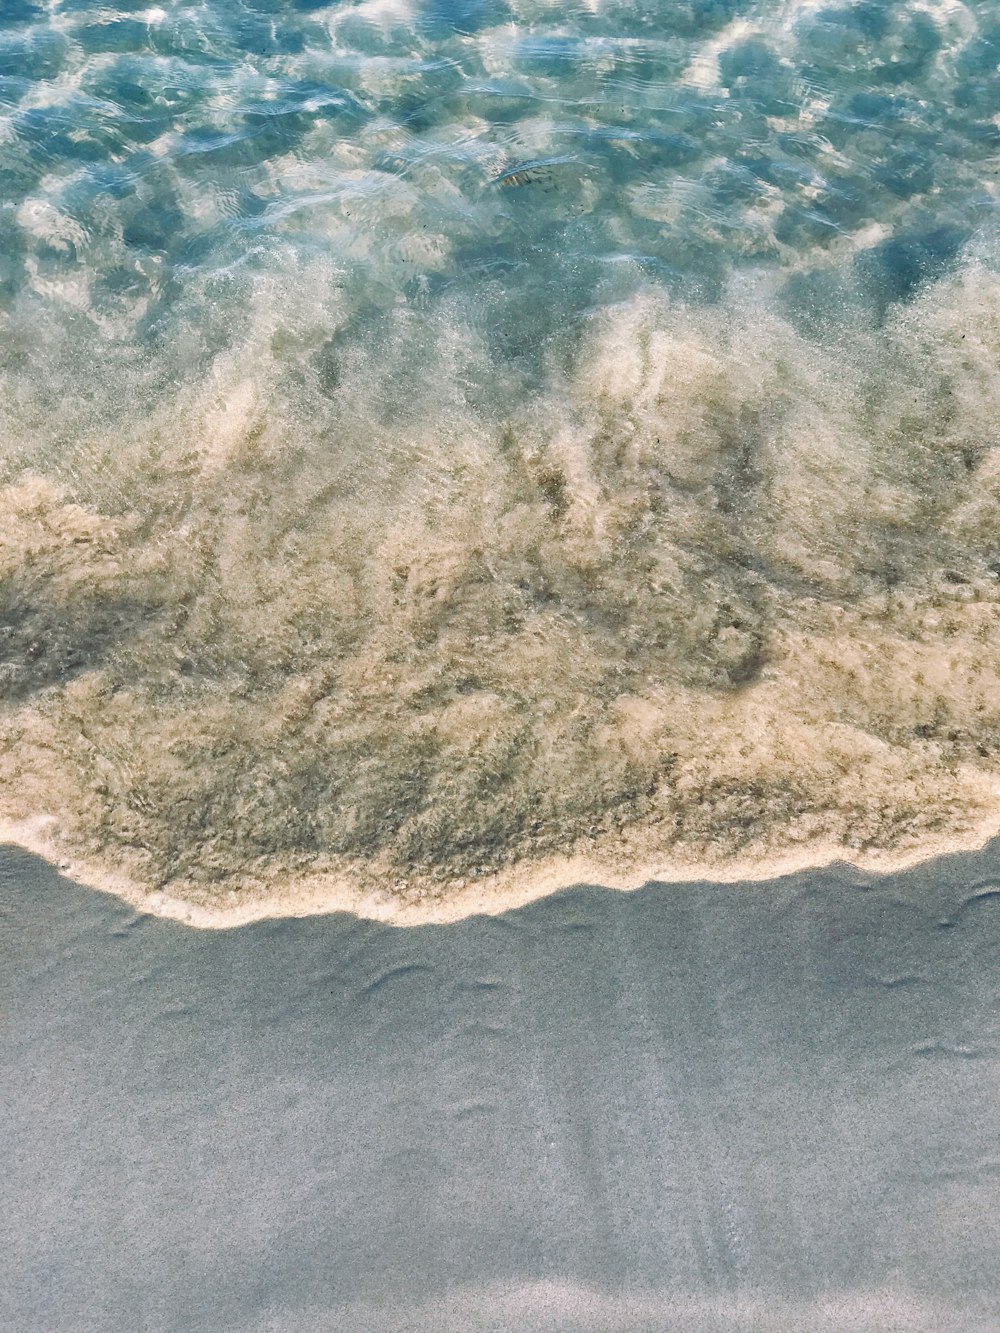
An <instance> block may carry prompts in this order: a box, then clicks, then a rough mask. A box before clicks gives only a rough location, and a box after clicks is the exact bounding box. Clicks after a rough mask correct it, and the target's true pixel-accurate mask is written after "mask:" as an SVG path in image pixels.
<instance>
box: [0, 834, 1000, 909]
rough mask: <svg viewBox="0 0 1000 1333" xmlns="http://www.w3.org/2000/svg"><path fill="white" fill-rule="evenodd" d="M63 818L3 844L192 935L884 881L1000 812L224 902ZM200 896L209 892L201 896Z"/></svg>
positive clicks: (312, 887) (952, 850) (232, 893)
mask: <svg viewBox="0 0 1000 1333" xmlns="http://www.w3.org/2000/svg"><path fill="white" fill-rule="evenodd" d="M56 828H57V821H56V820H55V819H54V818H53V817H51V816H40V817H36V818H34V819H29V820H22V821H16V822H15V821H0V843H2V844H4V845H7V846H15V847H18V848H20V849H21V850H23V851H26V852H29V853H31V854H33V855H35V856H38V857H40V858H42V859H43V860H45V861H46V862H48V863H49V864H50V865H52V866H53V867H54V868H56V869H57V870H58V871H59V873H60V874H62V875H63V876H65V877H66V878H67V879H70V880H72V882H73V883H74V884H77V885H79V886H81V887H83V888H88V889H91V890H93V891H94V892H97V893H104V894H108V895H110V896H112V897H116V898H118V899H119V900H121V901H123V902H125V903H127V904H128V905H129V906H130V907H132V908H134V909H135V910H136V911H137V912H140V913H143V914H147V915H151V916H155V917H159V918H161V919H163V920H169V921H176V922H178V923H180V924H182V925H186V926H190V927H192V928H193V929H196V930H232V929H235V928H237V927H239V926H245V925H251V924H253V923H254V922H258V921H266V920H281V919H288V918H301V917H309V916H325V915H331V914H333V913H337V912H344V913H350V914H352V915H354V916H356V917H358V918H359V919H361V920H369V921H378V922H381V923H382V924H384V925H392V926H399V927H413V926H429V925H447V924H450V923H453V922H457V921H462V920H464V919H466V918H468V917H473V916H501V915H503V914H504V913H505V912H509V911H513V910H515V909H517V908H520V907H524V906H526V905H527V904H528V903H532V902H535V901H537V900H539V899H541V898H546V897H549V896H551V895H552V894H556V893H560V892H562V891H564V890H568V889H571V888H574V887H578V886H580V885H583V884H591V885H600V886H601V887H602V888H606V889H609V890H614V891H616V892H622V893H630V892H634V891H636V890H638V889H640V888H642V887H643V886H645V885H648V884H651V883H656V884H663V885H670V884H681V883H688V884H690V883H692V882H709V883H714V884H732V885H737V884H743V885H746V886H752V885H754V884H763V883H767V882H773V881H774V880H777V879H781V878H783V877H785V876H788V875H793V874H797V873H801V872H803V871H808V870H824V869H827V868H829V867H832V866H834V865H840V866H848V867H850V868H851V869H853V870H856V871H859V872H860V873H862V874H872V875H876V876H884V875H890V874H896V873H898V872H900V871H905V870H910V869H912V868H914V867H915V866H918V865H920V864H924V863H926V862H928V861H932V860H935V859H937V858H939V857H942V856H949V855H959V854H963V853H973V852H977V851H981V850H982V849H983V848H985V847H986V846H987V845H988V844H989V843H990V842H991V841H992V840H993V839H994V838H997V837H998V836H1000V815H998V814H996V813H993V814H991V815H989V816H987V817H986V818H984V819H982V820H981V821H979V822H978V823H977V824H975V825H973V826H972V828H971V829H969V830H968V831H967V834H966V836H964V837H958V836H951V837H949V836H947V835H944V834H940V835H936V836H929V835H928V836H924V837H922V838H920V839H918V840H913V841H912V842H911V843H909V844H908V845H907V846H905V847H901V848H898V849H891V850H890V849H885V848H880V849H872V850H859V849H857V848H850V847H847V846H844V845H842V844H837V843H835V842H832V841H826V842H818V841H817V842H813V843H810V844H809V845H806V846H803V847H800V848H797V849H794V850H790V849H788V848H784V849H780V850H775V851H771V852H761V853H758V854H753V855H742V856H741V855H729V856H726V855H718V856H715V857H711V858H710V857H704V856H702V857H695V856H684V855H674V856H664V857H663V858H661V859H659V860H655V859H644V860H641V861H640V860H639V859H630V858H628V857H620V858H618V859H617V861H616V860H615V858H608V857H601V856H598V855H592V856H586V855H561V856H549V857H546V858H544V859H540V860H538V861H533V862H528V863H524V862H522V863H520V864H518V865H515V866H514V867H512V868H510V869H508V870H503V871H499V872H495V873H492V874H488V875H483V876H481V877H477V878H475V879H474V880H473V881H472V882H469V881H468V880H466V881H464V882H462V881H459V882H456V883H452V884H450V885H437V884H417V885H416V886H408V887H407V888H406V889H405V890H403V891H401V892H400V891H394V890H393V889H381V890H373V889H370V888H366V887H364V886H361V885H359V884H357V883H356V882H352V880H351V878H350V877H349V876H348V875H346V874H329V873H314V874H300V875H290V876H289V877H288V880H287V882H286V884H285V886H284V887H283V888H282V889H281V890H280V891H278V890H274V889H270V890H268V889H264V888H253V889H249V890H248V889H246V888H242V889H241V890H235V889H225V888H223V889H222V890H221V892H220V895H219V897H220V901H219V902H218V903H211V904H208V903H206V902H204V901H197V900H196V899H195V898H190V899H189V898H186V897H185V896H184V895H183V886H181V891H177V890H176V889H175V890H174V891H173V892H168V891H164V890H159V889H155V888H150V887H148V886H146V885H144V884H143V883H142V882H141V880H140V879H138V878H136V877H133V876H130V875H129V874H128V873H126V872H125V871H122V870H118V869H115V868H113V867H111V866H108V865H106V864H104V863H102V862H99V861H97V860H95V859H92V858H72V859H71V858H70V857H68V856H67V855H66V852H65V849H64V848H62V847H60V845H59V842H58V840H57V836H56V833H55V830H56ZM197 892H198V894H199V896H200V897H201V898H202V899H203V898H204V890H203V889H200V890H197Z"/></svg>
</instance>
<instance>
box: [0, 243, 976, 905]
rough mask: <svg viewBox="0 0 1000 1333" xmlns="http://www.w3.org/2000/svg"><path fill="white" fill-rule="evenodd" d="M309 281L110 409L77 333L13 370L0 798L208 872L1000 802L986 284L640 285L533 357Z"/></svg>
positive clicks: (234, 885) (714, 852)
mask: <svg viewBox="0 0 1000 1333" xmlns="http://www.w3.org/2000/svg"><path fill="white" fill-rule="evenodd" d="M315 278H316V275H315V274H313V275H312V277H310V275H308V274H306V275H301V274H300V275H299V286H298V290H297V291H296V289H295V288H294V286H291V285H290V286H288V287H287V288H286V289H285V290H284V291H283V292H281V293H278V292H276V291H275V289H274V287H273V286H272V285H270V284H272V283H273V282H274V279H273V278H272V279H269V280H268V282H264V280H263V279H262V281H261V286H260V289H259V292H258V299H257V300H256V302H255V303H252V304H251V305H250V307H249V309H248V310H246V311H245V312H244V316H245V318H244V322H243V326H242V327H243V334H242V337H241V339H240V340H239V341H238V342H237V343H236V345H235V346H233V347H230V348H229V349H228V350H223V351H217V352H216V353H215V354H214V357H213V358H212V359H211V360H210V362H209V363H206V364H207V368H206V369H204V370H203V371H202V372H201V373H200V374H198V375H194V374H188V375H187V376H186V377H182V378H179V379H178V380H176V381H175V382H172V383H171V382H167V383H165V382H164V377H163V376H162V374H161V375H160V376H159V378H155V377H151V378H149V379H148V381H147V380H144V379H143V374H144V372H143V370H142V367H141V366H140V367H138V368H134V367H133V368H132V369H131V370H130V371H129V374H131V375H132V376H133V378H132V379H131V380H129V378H128V376H127V375H126V374H125V372H124V371H121V370H120V368H119V371H118V372H116V373H118V374H119V381H118V382H116V383H114V384H112V385H111V386H110V387H108V386H107V385H105V386H103V388H102V387H101V386H98V388H97V389H96V390H95V393H96V396H97V398H99V399H100V400H101V402H100V404H99V405H98V406H97V407H94V408H93V411H92V414H91V417H89V418H88V416H87V411H88V409H87V408H86V406H85V405H81V404H80V403H79V402H78V401H74V400H72V399H70V400H69V401H57V400H58V396H59V385H58V372H57V367H58V365H59V364H61V362H60V357H62V358H63V360H65V361H66V364H67V365H69V364H70V361H69V359H67V356H66V353H65V349H62V350H61V351H59V352H58V355H56V354H53V359H52V363H51V366H50V370H51V374H50V376H49V378H48V379H47V380H45V384H46V387H45V389H44V391H43V390H40V391H39V393H40V394H42V399H44V395H45V394H48V395H49V397H48V398H47V399H44V401H42V399H40V398H39V397H38V395H35V396H34V397H33V396H31V395H25V394H23V393H22V394H21V395H20V397H18V396H15V395H14V394H9V395H8V397H7V401H6V403H5V407H4V415H5V418H6V424H5V432H6V434H7V440H6V441H5V445H6V448H5V456H6V458H7V460H8V466H7V476H6V480H5V485H4V486H3V489H2V491H0V561H2V564H0V578H2V584H0V586H2V596H3V611H2V622H3V630H2V632H3V658H4V664H3V668H2V670H3V686H4V691H5V694H6V699H7V703H6V709H5V712H4V715H3V777H4V782H3V789H2V790H3V795H2V802H3V807H4V809H3V814H4V815H5V816H6V817H8V818H11V819H23V818H26V817H31V816H35V815H38V814H40V813H51V814H53V815H55V816H56V817H57V818H58V821H59V826H60V830H61V834H60V836H61V839H62V843H63V845H64V846H65V847H67V848H68V849H72V850H73V851H75V852H77V853H79V854H85V855H87V856H89V857H90V858H92V859H93V858H97V860H98V861H102V862H104V863H107V864H108V865H118V866H126V867H128V869H129V870H130V872H131V873H132V874H134V875H135V876H137V877H138V878H139V879H140V880H141V881H142V882H144V883H146V884H148V885H150V886H154V885H155V886H164V885H168V884H170V885H173V886H174V887H175V889H179V890H180V891H181V892H182V893H183V894H186V895H187V896H189V897H192V898H197V899H210V898H212V897H214V896H215V895H216V894H218V893H219V892H220V891H221V890H222V889H227V890H231V889H237V890H239V889H240V888H241V887H244V886H246V885H248V884H251V883H252V884H255V885H257V886H258V887H259V886H260V884H261V883H262V882H264V883H267V884H273V885H275V886H280V885H281V884H282V883H283V882H287V880H288V877H289V876H290V875H295V874H302V873H313V872H316V871H331V872H337V873H346V874H347V875H348V876H349V877H351V878H353V879H355V880H356V881H357V882H358V883H359V884H362V885H363V884H366V883H374V882H381V883H383V884H384V883H386V882H388V883H391V884H395V886H396V891H397V892H401V893H403V892H407V891H418V890H420V889H424V890H426V889H428V888H433V887H434V886H437V887H438V888H440V889H442V890H444V889H447V887H448V885H449V884H454V883H455V881H457V880H464V879H466V878H468V877H469V876H479V875H483V874H486V873H488V872H497V871H499V872H508V871H510V870H512V869H513V868H515V867H520V869H521V870H523V869H524V868H525V867H528V868H530V866H531V865H532V864H533V863H535V862H536V861H538V860H539V859H541V858H545V857H547V856H550V855H552V854H554V853H568V852H574V851H576V852H579V851H581V850H586V852H587V853H588V854H589V855H590V856H592V857H595V858H597V859H598V860H599V861H601V862H602V863H605V864H607V866H608V867H609V873H610V872H611V870H613V869H614V870H618V871H621V870H624V872H625V873H627V871H628V867H629V866H630V865H640V864H648V863H649V862H650V861H651V860H654V861H655V860H656V859H657V858H661V859H662V861H663V863H664V864H665V865H666V864H668V863H669V861H670V858H671V857H676V856H682V855H683V856H685V857H695V858H699V859H702V860H704V861H706V862H707V863H714V864H717V865H721V864H724V863H725V861H726V860H727V858H728V859H732V858H746V857H751V858H752V857H755V856H759V857H767V856H771V855H775V854H779V853H781V852H783V851H788V850H789V849H795V848H800V849H805V850H806V851H807V850H808V848H809V847H810V846H812V845H816V846H819V845H820V844H824V845H826V844H829V843H831V842H832V843H834V844H837V845H840V846H842V847H844V848H845V849H848V850H851V849H854V850H861V849H872V848H875V849H878V848H891V849H897V850H898V849H900V848H903V849H905V848H906V847H907V846H911V845H917V844H919V843H920V841H921V840H925V839H927V838H929V837H933V836H937V835H941V836H943V837H954V838H961V836H962V835H963V833H964V832H967V831H968V830H969V829H971V828H973V827H975V826H977V824H979V823H981V822H982V820H983V819H984V817H987V816H988V815H989V813H990V811H992V810H993V809H994V808H995V807H996V806H997V803H998V796H997V789H998V787H1000V774H998V772H997V755H996V747H997V744H998V721H1000V688H998V686H997V680H998V678H1000V646H998V645H1000V634H998V629H1000V623H998V622H1000V584H998V573H1000V539H998V536H997V534H998V533H1000V448H998V445H1000V441H998V436H997V422H998V421H1000V378H998V376H997V374H996V364H997V356H998V353H1000V313H998V312H1000V282H998V279H997V277H996V276H995V274H993V273H992V272H991V271H990V270H989V268H988V267H986V266H983V265H980V264H977V263H975V262H972V261H970V262H969V263H968V264H967V265H966V266H965V267H964V268H963V269H962V270H961V271H958V272H956V273H955V274H953V275H952V276H951V277H948V278H942V279H941V280H940V281H938V282H937V283H936V284H935V285H933V286H931V287H929V288H927V289H926V290H925V291H924V292H923V294H922V295H921V296H919V297H918V298H917V299H916V300H915V301H914V302H912V303H911V304H910V305H908V306H903V307H897V308H895V310H894V312H893V313H891V314H890V315H889V316H888V317H887V318H886V320H884V321H882V322H881V323H880V322H878V321H872V322H869V323H868V324H865V325H862V324H861V323H857V324H855V325H851V324H850V323H849V322H847V321H845V324H844V328H843V331H842V332H841V333H840V334H839V335H838V336H837V337H835V338H833V339H832V340H831V338H830V334H829V330H828V329H827V330H826V331H825V332H824V335H823V341H822V342H818V341H813V340H812V339H811V338H810V337H809V336H808V335H807V334H806V333H804V332H802V331H801V327H800V328H799V330H798V331H797V330H796V328H795V327H793V325H792V324H791V323H789V322H787V321H786V320H785V319H783V318H782V317H781V316H780V314H779V313H778V309H779V307H778V306H777V304H775V303H774V302H771V301H770V300H769V299H768V298H767V297H766V296H764V295H762V294H761V293H760V292H753V291H751V292H749V293H748V292H747V291H741V290H740V289H739V288H738V287H734V290H733V291H732V293H731V294H730V297H729V299H728V300H727V301H726V302H725V303H724V304H723V305H722V306H713V307H709V308H704V307H703V308H696V307H693V306H690V307H689V306H685V305H684V304H681V303H671V302H670V301H668V300H667V299H666V298H665V297H663V296H662V295H657V294H653V293H650V294H649V295H646V296H641V295H640V296H639V297H637V298H636V299H634V300H632V301H629V302H625V303H623V304H620V305H618V306H615V307H612V308H610V309H608V310H603V311H601V312H600V313H596V314H595V315H594V316H593V317H592V319H591V320H590V322H589V324H588V326H587V327H586V328H585V330H584V333H583V335H582V336H581V337H580V338H579V339H578V340H576V341H575V343H574V345H573V347H572V351H571V353H567V352H566V350H565V347H562V348H561V350H560V353H559V355H558V356H557V355H553V357H552V358H551V363H550V364H548V365H546V366H545V367H544V369H543V372H542V373H541V374H540V375H537V376H535V377H534V379H533V380H532V381H531V382H530V383H527V384H526V382H525V381H524V380H523V379H521V380H519V378H518V376H517V374H516V373H515V372H514V371H513V370H511V369H508V368H506V367H505V365H504V364H503V363H502V361H498V359H497V356H496V353H495V351H493V350H491V348H490V346H489V343H488V340H487V338H486V336H485V335H484V334H483V333H482V331H481V330H477V328H476V326H475V323H474V322H473V321H470V320H468V319H466V318H464V316H463V312H462V310H461V308H458V307H456V308H455V309H451V310H449V308H448V306H447V303H446V302H445V303H444V304H443V306H442V307H441V309H440V310H439V311H438V312H437V314H436V315H435V317H434V318H433V319H432V318H427V317H425V318H423V319H418V317H417V316H416V315H415V314H414V313H413V312H412V311H409V310H406V309H400V310H399V311H398V312H397V314H396V315H395V316H393V317H392V318H391V319H390V320H388V321H386V322H384V323H383V324H382V325H381V326H380V329H379V331H378V334H377V336H376V335H375V334H374V333H373V334H371V335H370V336H368V337H367V338H366V337H365V336H364V335H358V334H355V333H353V332H352V334H351V337H350V338H346V337H345V338H342V339H341V340H340V341H338V338H337V328H336V319H337V313H336V304H335V293H334V294H333V295H332V296H330V297H329V298H328V299H327V300H326V303H325V304H324V305H323V306H322V308H321V309H320V310H319V311H318V312H317V308H316V306H315V304H314V303H312V302H311V301H310V299H309V293H310V291H311V290H314V289H315ZM311 283H312V286H311ZM279 296H280V299H279ZM331 367H332V369H331ZM67 373H68V374H69V375H70V377H71V378H72V376H74V375H75V376H79V373H80V372H79V366H71V369H70V371H69V372H67ZM12 374H13V372H11V371H9V370H8V372H7V375H8V382H9V383H10V382H11V377H12ZM41 378H43V379H44V378H45V377H44V376H43V377H41ZM77 382H78V381H77ZM484 386H488V387H489V393H487V391H486V388H485V387H484ZM102 394H103V398H102V396H101V395H102ZM40 404H41V405H40ZM81 417H82V419H83V425H82V427H81V426H80V419H81Z"/></svg>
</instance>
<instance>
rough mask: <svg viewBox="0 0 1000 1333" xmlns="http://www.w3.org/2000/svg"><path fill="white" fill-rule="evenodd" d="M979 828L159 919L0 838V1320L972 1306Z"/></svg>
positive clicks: (987, 1128) (453, 1325)
mask: <svg viewBox="0 0 1000 1333" xmlns="http://www.w3.org/2000/svg"><path fill="white" fill-rule="evenodd" d="M998 870H1000V859H998V850H997V847H996V846H994V847H993V848H992V849H990V850H988V851H987V852H986V853H981V854H978V855H975V856H964V857H953V858H948V859H946V860H943V861H939V862H936V863H934V864H932V865H928V866H925V867H923V868H922V869H920V870H919V871H912V872H909V873H907V874H905V875H898V876H894V877H891V878H888V879H884V880H865V879H864V878H863V877H861V876H860V875H858V874H857V873H856V872H850V871H845V870H843V869H834V870H830V871H824V872H814V873H810V874H806V875H799V876H794V877H789V878H787V879H784V880H780V881H777V882H773V883H769V884H762V885H752V886H740V885H730V886H718V885H711V884H704V883H702V884H684V885H669V886H668V885H660V886H656V885H651V886H648V887H646V888H644V889H642V890H640V891H638V892H636V893H635V894H619V893H613V892H609V891H607V890H604V889H599V888H593V887H590V888H574V889H571V890H568V891H566V892H564V893H561V894H558V895H555V896H553V897H550V898H548V899H546V900H544V901H542V902H538V903H535V904H532V905H531V906H529V907H526V908H523V909H520V910H518V911H516V912H511V913H508V914H507V915H506V916H503V917H498V918H487V917H479V918H470V919H467V920H465V921H463V922H460V923H457V924H455V925H451V926H430V927H420V928H417V929H408V930H401V929H394V928H391V927H387V926H384V925H379V924H376V923H373V922H365V921H359V920H357V919H356V918H353V917H349V916H346V915H333V916H328V917H313V918H310V919H305V920H297V921H296V920H284V921H277V922H267V923H258V924H257V925H253V926H247V927H243V928H241V929H238V930H232V931H219V932H213V931H192V930H189V929H186V928H185V927H183V926H179V925H176V924H173V923H169V922H164V921H161V920H157V919H156V918H152V917H148V916H135V915H133V914H132V913H131V912H130V911H129V909H128V908H126V907H125V906H123V905H122V904H121V903H120V902H118V901H117V900H115V899H113V898H110V897H104V896H101V895H97V894H94V893H92V892H91V891H89V890H85V889H80V888H78V887H76V886H75V885H73V884H71V883H69V882H68V881H66V880H64V879H60V878H59V877H58V876H57V875H56V874H55V872H53V871H52V870H50V869H49V868H48V867H46V866H45V865H44V864H43V863H42V862H40V861H37V860H35V859H34V858H32V857H29V856H27V855H26V854H24V853H21V852H15V851H7V852H5V853H4V856H3V860H2V863H0V876H2V882H0V889H2V893H0V927H2V929H0V991H2V1008H0V1013H2V1027H0V1066H2V1070H3V1088H4V1096H3V1113H2V1114H3V1119H2V1139H3V1144H4V1163H3V1172H2V1177H0V1204H2V1206H0V1243H2V1247H3V1254H4V1271H5V1276H4V1281H3V1283H2V1284H0V1324H2V1325H3V1327H4V1328H10V1329H18V1330H21V1331H22V1333H34V1331H35V1330H38V1331H39V1333H41V1331H42V1330H44V1333H62V1331H63V1330H65V1331H66V1333H89V1331H90V1330H95V1331H96V1330H105V1329H110V1328H115V1329H133V1328H135V1329H138V1328H143V1329H155V1330H157V1333H180V1331H181V1330H202V1329H232V1330H240V1333H248V1331H249V1330H254V1331H256V1330H260V1333H263V1330H270V1331H271V1333H285V1331H286V1330H287V1333H312V1331H313V1330H315V1331H316V1333H319V1330H324V1331H327V1330H335V1331H336V1333H340V1331H341V1330H343V1333H369V1331H370V1333H385V1330H389V1329H392V1330H396V1329H404V1328H405V1329H411V1330H418V1331H423V1330H427V1333H431V1330H434V1333H452V1331H453V1330H454V1333H459V1330H461V1331H462V1333H465V1331H466V1330H470V1331H471V1330H480V1331H482V1330H491V1331H493V1333H555V1331H556V1330H559V1331H560V1333H570V1330H572V1331H574V1333H583V1331H585V1333H666V1330H668V1329H676V1328H684V1329H690V1330H692V1331H693V1333H750V1331H751V1330H753V1331H756V1333H799V1330H802V1329H809V1330H816V1333H884V1331H885V1330H889V1329H892V1330H898V1333H904V1331H905V1333H917V1331H918V1330H919V1333H988V1331H989V1330H994V1329H996V1328H997V1327H998V1326H1000V1283H998V1274H1000V1231H998V1226H997V1219H998V1218H1000V1198H998V1169H1000V1161H998V1156H997V1144H998V1142H1000V1138H998V1136H1000V1097H998V1095H997V1094H998V1075H1000V1063H998V1060H1000V1045H998V1042H1000V1029H998V1020H997V1003H996V1001H997V969H996V960H997V957H998V953H1000V912H998V909H1000V879H998Z"/></svg>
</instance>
